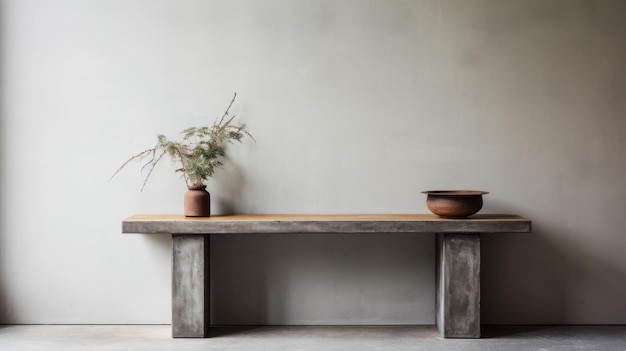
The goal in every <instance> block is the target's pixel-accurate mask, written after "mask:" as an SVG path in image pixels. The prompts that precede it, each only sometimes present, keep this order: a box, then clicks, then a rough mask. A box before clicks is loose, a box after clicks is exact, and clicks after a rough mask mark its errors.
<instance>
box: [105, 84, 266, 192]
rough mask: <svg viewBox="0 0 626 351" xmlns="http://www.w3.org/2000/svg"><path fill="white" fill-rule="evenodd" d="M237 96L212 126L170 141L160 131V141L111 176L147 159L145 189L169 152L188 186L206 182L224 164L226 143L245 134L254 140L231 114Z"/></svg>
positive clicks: (235, 96) (190, 131) (144, 167)
mask: <svg viewBox="0 0 626 351" xmlns="http://www.w3.org/2000/svg"><path fill="white" fill-rule="evenodd" d="M236 98H237V93H235V94H234V96H233V99H232V100H231V101H230V104H229V105H228V108H226V111H225V112H224V114H223V115H222V117H221V118H218V119H216V120H215V121H214V122H213V125H212V126H210V127H200V128H196V127H191V128H187V129H185V130H183V131H182V135H183V137H182V140H181V141H171V140H168V139H167V137H165V136H164V135H161V134H159V135H157V144H156V145H155V146H154V147H153V148H150V149H147V150H144V151H142V152H140V153H138V154H136V155H134V156H132V157H131V158H129V159H128V160H126V162H124V163H123V164H122V165H121V166H120V168H118V169H117V170H116V171H115V173H113V176H112V177H111V178H113V177H114V176H115V175H116V174H117V173H119V172H120V171H121V170H122V169H123V168H124V167H125V166H126V165H127V164H129V163H130V162H132V161H134V160H146V159H147V161H145V162H144V163H143V165H142V167H141V170H142V171H143V170H145V169H147V170H148V171H147V173H146V176H145V177H144V181H143V185H142V187H141V190H143V189H144V188H145V186H146V184H147V182H148V179H150V176H151V175H152V172H153V171H154V168H155V167H156V165H157V164H158V163H159V161H161V159H163V157H164V156H165V155H168V156H169V157H170V158H171V159H173V160H175V161H177V162H178V163H179V164H180V167H179V168H178V169H176V172H180V173H182V175H183V178H185V182H186V183H187V186H193V185H200V184H204V183H205V182H206V180H208V179H209V178H210V177H212V176H213V173H214V172H215V170H216V169H218V168H220V167H221V166H222V165H223V163H222V161H221V160H222V159H223V158H224V156H225V155H226V145H227V144H230V143H232V142H233V141H238V142H241V141H242V140H243V138H245V137H246V136H248V137H250V138H251V139H252V140H254V138H253V137H252V135H251V134H250V133H249V132H248V130H247V129H246V128H247V127H246V125H245V124H234V122H233V120H234V119H235V116H231V115H230V114H229V111H230V108H231V107H232V105H233V103H234V102H235V99H236Z"/></svg>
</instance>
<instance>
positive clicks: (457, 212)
mask: <svg viewBox="0 0 626 351" xmlns="http://www.w3.org/2000/svg"><path fill="white" fill-rule="evenodd" d="M422 193H423V194H426V195H428V196H427V197H426V207H428V209H429V210H430V212H432V213H434V214H436V215H438V216H439V217H443V218H465V217H468V216H471V215H473V214H475V213H476V212H478V211H480V209H481V208H482V207H483V195H485V194H489V192H487V191H478V190H430V191H422Z"/></svg>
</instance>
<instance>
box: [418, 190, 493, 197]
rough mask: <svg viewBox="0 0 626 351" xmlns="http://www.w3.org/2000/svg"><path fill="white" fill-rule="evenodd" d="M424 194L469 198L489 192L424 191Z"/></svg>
mask: <svg viewBox="0 0 626 351" xmlns="http://www.w3.org/2000/svg"><path fill="white" fill-rule="evenodd" d="M422 194H428V195H445V196H468V195H485V194H489V192H488V191H480V190H428V191H422Z"/></svg>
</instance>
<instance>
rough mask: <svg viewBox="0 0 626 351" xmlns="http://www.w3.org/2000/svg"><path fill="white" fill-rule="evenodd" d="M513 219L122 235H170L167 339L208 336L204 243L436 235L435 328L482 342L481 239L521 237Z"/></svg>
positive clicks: (246, 223)
mask: <svg viewBox="0 0 626 351" xmlns="http://www.w3.org/2000/svg"><path fill="white" fill-rule="evenodd" d="M530 230H531V222H530V221H529V220H528V219H525V218H523V217H520V216H517V215H507V214H479V215H475V216H472V217H471V218H469V219H443V218H440V217H438V216H435V215H430V214H409V215H228V216H214V217H208V218H190V217H184V216H183V215H136V216H132V217H129V218H127V219H125V220H124V221H123V222H122V232H123V233H142V234H172V245H173V250H172V251H173V260H172V262H173V263H172V336H173V337H175V338H179V337H191V338H201V337H207V336H208V331H209V326H210V320H209V306H210V303H209V286H208V285H209V284H208V282H209V274H210V269H209V240H208V239H209V236H210V235H211V234H237V233H255V234H263V233H285V234H294V235H296V234H298V233H336V234H350V233H415V234H420V233H436V235H437V262H436V267H437V274H436V277H437V282H436V287H437V288H436V290H437V291H436V294H437V295H436V297H437V306H436V311H437V313H436V314H437V327H438V329H439V331H440V332H441V334H442V335H443V336H444V337H446V338H479V337H480V234H481V233H527V232H530Z"/></svg>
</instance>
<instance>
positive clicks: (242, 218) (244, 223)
mask: <svg viewBox="0 0 626 351" xmlns="http://www.w3.org/2000/svg"><path fill="white" fill-rule="evenodd" d="M530 230H531V222H530V220H528V219H526V218H523V217H520V216H518V215H511V214H477V215H474V216H471V217H470V218H464V219H446V218H441V217H438V216H436V215H433V214H345V215H342V214H332V215H313V214H311V215H307V214H289V215H288V214H262V215H254V214H238V215H218V216H212V217H195V218H194V217H185V216H183V215H135V216H131V217H129V218H127V219H125V220H124V221H123V222H122V232H123V233H143V234H161V233H172V234H237V233H525V232H530Z"/></svg>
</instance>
